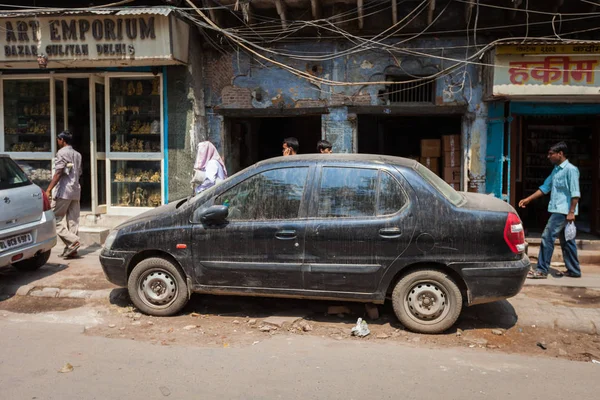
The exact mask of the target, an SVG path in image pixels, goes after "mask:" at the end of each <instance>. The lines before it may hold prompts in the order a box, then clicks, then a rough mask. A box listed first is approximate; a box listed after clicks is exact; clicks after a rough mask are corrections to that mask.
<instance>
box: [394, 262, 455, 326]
mask: <svg viewBox="0 0 600 400" xmlns="http://www.w3.org/2000/svg"><path fill="white" fill-rule="evenodd" d="M392 303H393V306H394V312H395V313H396V317H397V318H398V320H400V323H401V324H402V325H403V326H404V327H406V328H407V329H409V330H411V331H413V332H418V333H442V332H444V331H446V330H448V329H450V328H451V327H452V325H454V323H455V322H456V320H457V319H458V317H459V315H460V312H461V310H462V305H463V303H462V294H461V292H460V288H459V287H458V285H457V284H456V282H454V279H452V278H451V277H450V276H448V275H447V274H445V273H443V272H441V271H438V270H435V269H419V270H416V271H412V272H410V273H408V274H406V275H405V276H403V277H402V278H401V279H400V280H399V281H398V283H397V284H396V287H395V288H394V291H393V292H392Z"/></svg>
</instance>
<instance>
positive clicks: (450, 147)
mask: <svg viewBox="0 0 600 400" xmlns="http://www.w3.org/2000/svg"><path fill="white" fill-rule="evenodd" d="M442 150H443V151H444V152H447V151H460V135H444V136H442Z"/></svg>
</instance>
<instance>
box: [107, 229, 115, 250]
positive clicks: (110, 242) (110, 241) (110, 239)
mask: <svg viewBox="0 0 600 400" xmlns="http://www.w3.org/2000/svg"><path fill="white" fill-rule="evenodd" d="M118 234H119V231H116V230H115V231H110V233H109V234H108V236H107V237H106V240H105V241H104V248H105V249H106V250H110V249H111V247H112V245H113V243H114V242H115V239H116V238H117V235H118Z"/></svg>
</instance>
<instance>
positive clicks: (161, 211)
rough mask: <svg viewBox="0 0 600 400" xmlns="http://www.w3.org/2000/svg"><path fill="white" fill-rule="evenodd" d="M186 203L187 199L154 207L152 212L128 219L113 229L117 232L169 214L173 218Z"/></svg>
mask: <svg viewBox="0 0 600 400" xmlns="http://www.w3.org/2000/svg"><path fill="white" fill-rule="evenodd" d="M186 201H187V199H179V200H177V201H174V202H171V203H169V204H165V205H162V206H160V207H156V208H155V209H153V210H150V211H146V212H145V213H142V214H140V215H137V216H135V217H132V218H130V219H128V220H127V221H125V222H123V223H122V224H120V225H119V226H117V227H116V228H115V229H117V230H118V229H123V228H127V227H130V226H133V225H137V224H140V223H144V222H149V221H155V220H159V219H161V218H162V217H166V216H168V215H169V214H171V215H173V216H174V215H175V213H176V212H177V209H178V208H179V207H180V206H181V205H183V204H182V202H183V203H185V202H186Z"/></svg>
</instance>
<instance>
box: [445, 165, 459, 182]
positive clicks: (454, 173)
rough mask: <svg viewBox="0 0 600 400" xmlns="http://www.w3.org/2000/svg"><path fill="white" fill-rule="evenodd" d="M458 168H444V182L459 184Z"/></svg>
mask: <svg viewBox="0 0 600 400" xmlns="http://www.w3.org/2000/svg"><path fill="white" fill-rule="evenodd" d="M460 173H461V172H460V167H444V180H445V181H446V182H448V183H460Z"/></svg>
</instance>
